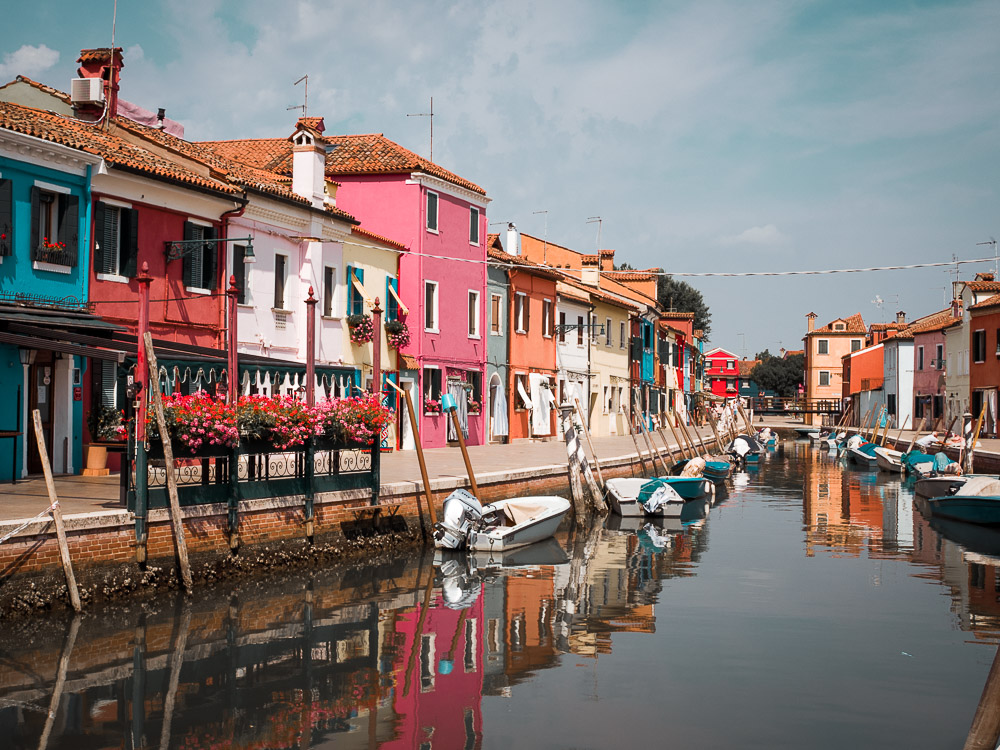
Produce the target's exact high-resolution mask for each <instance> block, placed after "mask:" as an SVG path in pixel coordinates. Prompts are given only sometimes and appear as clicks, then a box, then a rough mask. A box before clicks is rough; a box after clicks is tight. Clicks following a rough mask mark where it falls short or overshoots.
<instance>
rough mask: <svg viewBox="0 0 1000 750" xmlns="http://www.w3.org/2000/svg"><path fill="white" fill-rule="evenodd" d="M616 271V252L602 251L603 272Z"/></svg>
mask: <svg viewBox="0 0 1000 750" xmlns="http://www.w3.org/2000/svg"><path fill="white" fill-rule="evenodd" d="M614 270H615V251H614V250H601V271H602V272H603V271H614Z"/></svg>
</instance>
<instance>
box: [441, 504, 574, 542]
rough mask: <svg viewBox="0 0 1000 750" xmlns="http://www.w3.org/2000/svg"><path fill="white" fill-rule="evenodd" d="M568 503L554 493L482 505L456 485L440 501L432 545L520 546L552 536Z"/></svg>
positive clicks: (566, 510) (563, 515)
mask: <svg viewBox="0 0 1000 750" xmlns="http://www.w3.org/2000/svg"><path fill="white" fill-rule="evenodd" d="M569 508H570V503H569V500H567V499H566V498H564V497H557V496H555V495H530V496H527V497H512V498H508V499H505V500H497V501H496V502H493V503H489V504H488V505H482V504H481V503H480V502H479V500H478V499H477V498H476V496H475V495H473V494H472V493H471V492H469V491H467V490H464V489H457V490H455V491H454V492H452V493H451V494H450V495H448V497H447V498H446V499H445V501H444V505H443V506H442V510H441V518H442V520H441V521H439V522H438V523H436V524H435V525H434V546H435V547H440V548H444V549H463V548H465V549H472V550H496V551H499V552H503V551H505V550H508V549H513V548H515V547H523V546H524V545H526V544H533V543H534V542H539V541H541V540H543V539H547V538H548V537H550V536H552V535H553V534H554V533H555V532H556V529H558V528H559V524H560V523H562V520H563V518H564V517H565V515H566V513H568V512H569Z"/></svg>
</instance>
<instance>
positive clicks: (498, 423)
mask: <svg viewBox="0 0 1000 750" xmlns="http://www.w3.org/2000/svg"><path fill="white" fill-rule="evenodd" d="M490 394H491V396H492V399H493V435H494V436H496V437H504V436H506V435H508V434H510V427H509V425H508V424H507V397H506V396H505V395H504V392H503V386H501V385H498V384H497V383H494V384H493V385H492V386H490Z"/></svg>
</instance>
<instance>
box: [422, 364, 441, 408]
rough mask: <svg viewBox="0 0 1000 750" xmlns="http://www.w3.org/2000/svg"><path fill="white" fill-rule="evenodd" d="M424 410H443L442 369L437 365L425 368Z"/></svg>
mask: <svg viewBox="0 0 1000 750" xmlns="http://www.w3.org/2000/svg"><path fill="white" fill-rule="evenodd" d="M424 411H425V412H431V413H436V412H440V411H441V370H439V369H438V368H436V367H425V368H424Z"/></svg>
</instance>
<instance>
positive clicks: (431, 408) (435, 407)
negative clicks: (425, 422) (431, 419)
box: [424, 398, 441, 414]
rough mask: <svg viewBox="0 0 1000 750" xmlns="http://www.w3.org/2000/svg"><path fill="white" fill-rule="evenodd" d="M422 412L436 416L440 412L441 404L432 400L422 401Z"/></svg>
mask: <svg viewBox="0 0 1000 750" xmlns="http://www.w3.org/2000/svg"><path fill="white" fill-rule="evenodd" d="M424 411H426V412H429V413H431V414H437V413H438V412H440V411H441V402H440V401H438V400H437V399H433V398H425V399H424Z"/></svg>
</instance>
